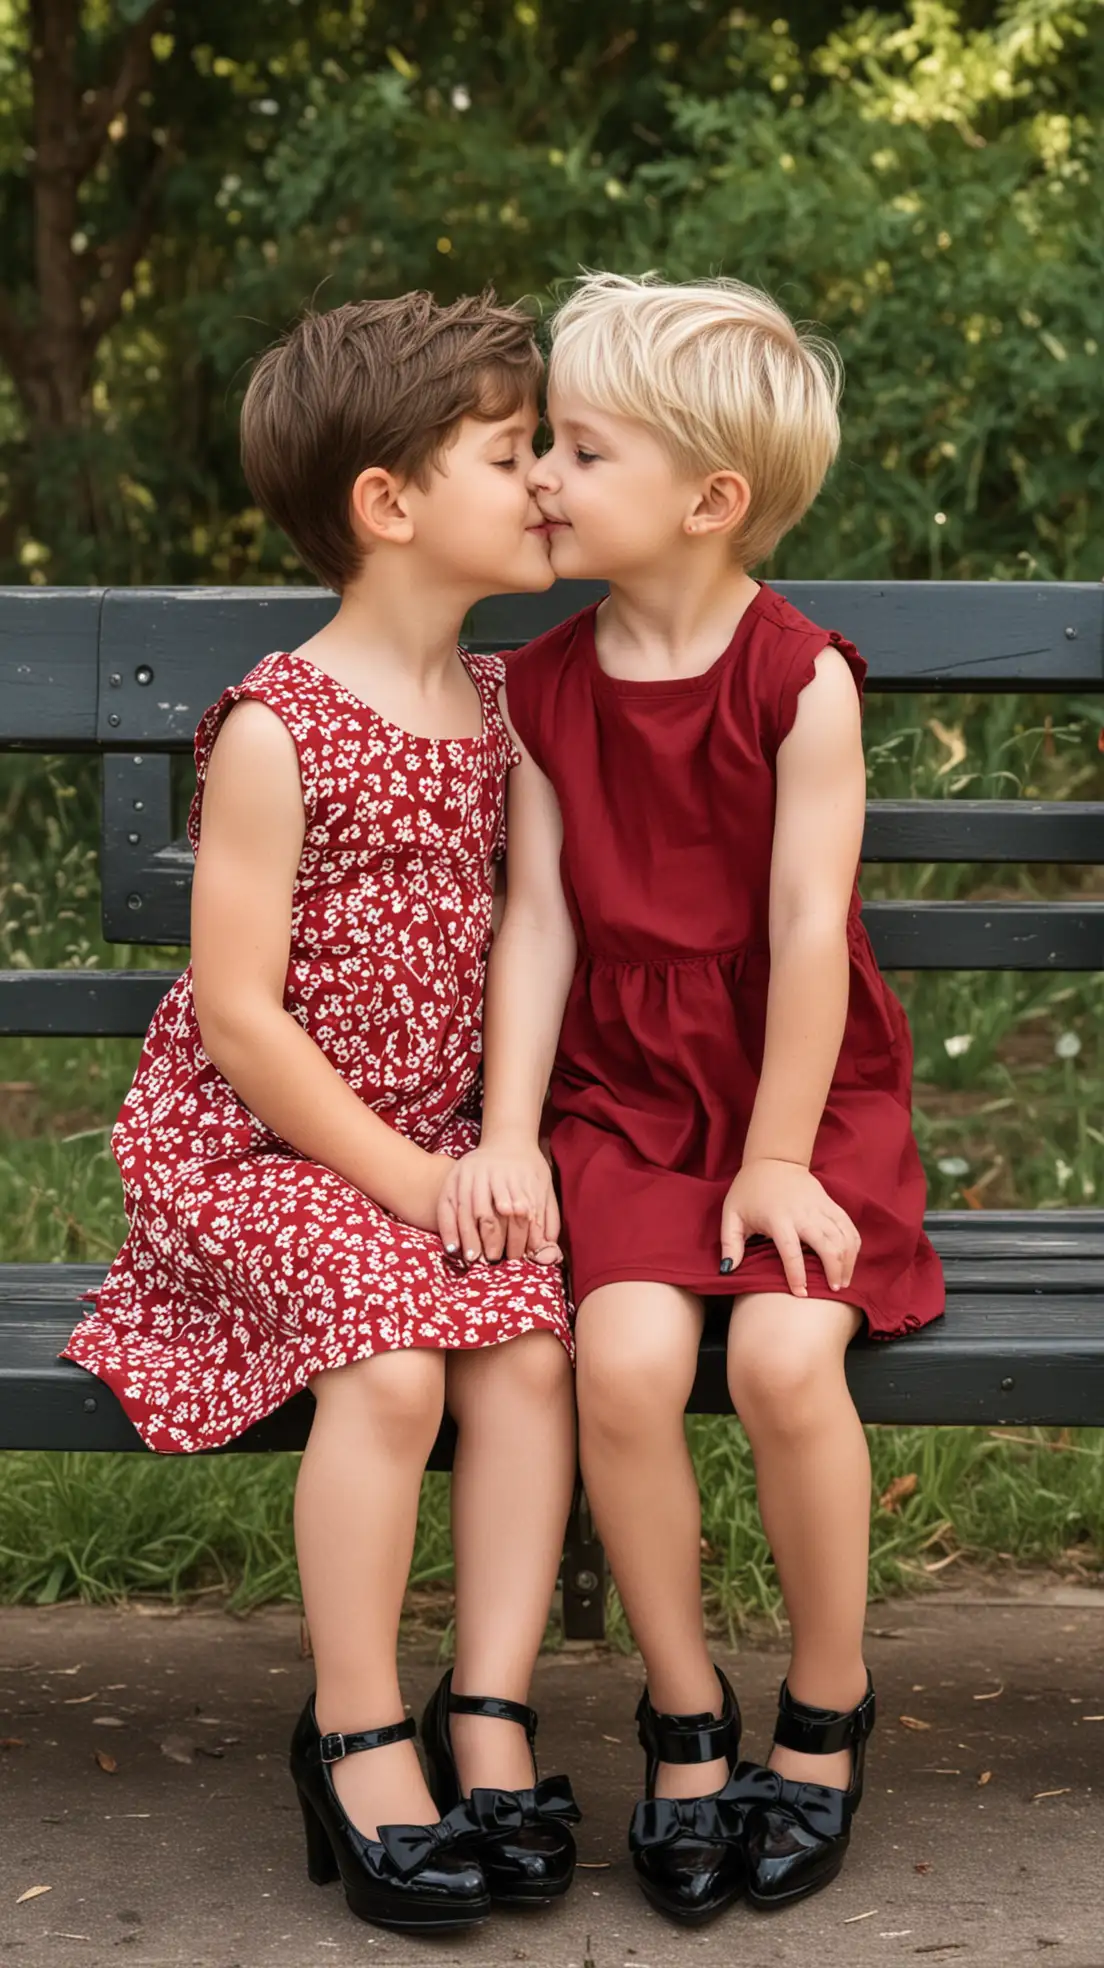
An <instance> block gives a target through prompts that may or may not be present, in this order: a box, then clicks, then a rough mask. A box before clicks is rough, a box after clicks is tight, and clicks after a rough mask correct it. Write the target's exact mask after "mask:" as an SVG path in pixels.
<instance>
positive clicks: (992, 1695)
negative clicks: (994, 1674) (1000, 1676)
mask: <svg viewBox="0 0 1104 1968" xmlns="http://www.w3.org/2000/svg"><path fill="white" fill-rule="evenodd" d="M1003 1693H1004V1682H1003V1681H1002V1682H1001V1684H1000V1687H999V1688H991V1689H990V1691H989V1693H988V1694H987V1695H975V1696H974V1700H975V1701H976V1702H995V1701H996V1699H997V1696H998V1695H1003Z"/></svg>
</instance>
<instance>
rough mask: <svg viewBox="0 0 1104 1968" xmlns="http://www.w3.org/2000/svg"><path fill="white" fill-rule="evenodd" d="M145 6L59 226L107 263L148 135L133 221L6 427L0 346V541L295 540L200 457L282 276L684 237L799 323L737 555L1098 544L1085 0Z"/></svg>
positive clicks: (31, 303) (240, 380)
mask: <svg viewBox="0 0 1104 1968" xmlns="http://www.w3.org/2000/svg"><path fill="white" fill-rule="evenodd" d="M142 12H143V10H142V9H141V8H140V7H139V6H138V5H137V0H135V4H134V5H132V6H129V7H127V8H126V9H123V8H120V7H118V6H114V7H113V6H110V5H108V4H107V0H99V3H98V4H96V5H93V4H91V0H86V4H85V5H84V8H83V13H82V23H83V28H82V32H83V40H82V46H81V62H82V65H83V69H84V70H86V71H87V72H88V73H89V74H90V75H92V74H95V75H97V76H99V77H100V78H101V79H102V78H103V77H104V76H108V75H110V74H111V73H112V64H113V63H115V62H117V60H118V58H119V51H120V48H121V47H122V46H123V45H124V44H123V41H122V39H121V37H122V35H123V33H124V30H125V31H129V32H132V33H133V32H138V31H140V29H141V25H142V23H141V22H139V23H138V27H137V28H135V27H134V26H133V25H132V26H131V27H130V28H129V29H126V20H129V21H131V22H132V23H133V21H134V20H135V17H136V16H137V15H138V14H139V13H142ZM145 12H147V13H149V15H150V18H151V19H152V18H154V16H156V27H157V31H156V32H155V34H154V37H153V43H152V49H153V57H154V59H153V63H152V71H151V75H150V77H149V85H148V88H147V89H146V90H145V92H144V95H143V97H142V99H141V101H136V102H135V104H134V105H133V107H132V110H131V112H130V114H129V116H128V117H127V118H125V119H124V124H125V127H124V124H120V123H119V122H118V120H116V122H115V123H114V124H113V125H112V126H111V127H112V130H113V131H114V135H113V136H112V137H111V140H110V142H109V143H108V144H107V149H106V153H105V156H104V157H103V159H102V160H101V162H100V163H99V164H98V165H97V167H96V169H95V170H94V171H93V172H91V173H90V175H89V176H88V178H87V180H86V181H85V182H84V183H83V185H82V187H81V191H80V227H79V232H78V233H77V234H75V235H74V239H75V242H76V243H75V244H74V246H73V249H72V250H73V252H74V253H79V255H80V256H82V265H85V264H91V263H92V262H93V261H94V260H95V258H96V256H97V255H99V256H100V258H101V260H103V259H106V260H107V261H108V262H109V261H110V255H111V253H112V251H113V250H114V248H113V246H112V241H113V240H114V239H115V238H116V237H118V236H120V233H121V230H123V229H125V227H126V225H127V223H128V221H129V219H130V218H131V217H132V215H133V212H134V210H135V209H136V206H137V204H138V202H139V201H140V199H141V196H142V186H143V184H145V183H146V182H147V181H148V179H149V176H150V174H151V173H152V172H153V170H154V169H155V167H156V164H157V157H158V155H161V154H162V153H164V159H165V163H164V173H163V182H161V184H160V189H159V191H158V193H157V197H158V201H159V202H158V205H157V218H156V224H155V225H154V227H153V229H152V232H151V235H150V238H149V241H148V244H147V245H146V246H145V247H144V249H143V252H142V255H141V257H140V259H139V260H138V262H137V265H136V267H135V271H134V276H133V280H132V282H131V284H130V286H129V288H128V291H127V294H126V296H125V300H124V302H123V312H122V315H121V318H120V319H119V320H118V322H117V323H116V324H115V325H114V326H112V327H111V328H110V330H109V332H107V333H105V335H104V336H103V339H102V340H101V342H100V344H99V347H98V352H97V356H96V361H95V369H94V374H93V378H92V382H91V387H90V392H89V398H88V402H87V405H86V408H85V411H84V413H83V416H82V418H81V420H80V421H79V423H77V424H74V423H73V422H72V421H71V420H70V421H69V422H68V423H66V424H65V425H64V427H58V428H56V429H55V428H53V427H50V428H37V427H36V428H34V429H32V427H31V423H30V422H29V421H28V411H27V408H26V403H25V401H24V398H25V395H26V390H25V389H24V391H23V394H22V395H21V394H19V393H18V392H17V391H16V390H15V389H14V388H13V387H11V386H10V384H9V386H8V387H4V385H3V371H2V369H0V576H5V577H6V578H16V579H19V578H24V579H25V578H30V579H32V580H38V581H42V580H68V579H73V580H84V579H96V580H104V581H108V580H110V581H118V582H136V581H148V582H157V581H168V582H183V581H196V580H199V581H202V580H248V579H276V580H280V579H285V578H295V577H297V575H298V570H297V567H296V563H295V562H294V560H293V559H292V558H291V556H290V554H289V552H288V550H287V548H286V545H285V543H283V542H282V541H281V540H280V539H278V538H276V537H274V536H273V535H272V534H271V533H270V532H269V531H268V530H266V529H265V527H264V526H263V524H262V522H261V520H260V516H259V515H258V514H257V513H256V512H255V511H253V510H252V509H251V508H250V506H249V502H248V499H247V495H246V493H245V489H244V487H243V485H242V483H241V479H240V475H239V470H238V465H237V456H236V435H235V428H234V426H235V416H236V410H237V405H238V403H239V401H240V394H241V390H242V388H243V386H244V380H245V375H246V373H247V368H248V363H249V361H250V360H251V358H252V357H253V356H254V355H255V354H256V353H257V352H258V350H259V349H260V348H261V347H263V346H264V345H265V343H266V342H267V341H268V340H270V339H271V337H272V336H273V335H274V334H275V333H276V332H278V331H279V329H280V328H281V327H282V326H283V325H284V324H285V323H286V322H287V321H288V320H289V319H290V318H291V317H293V316H294V315H295V313H296V312H297V311H298V310H299V309H300V308H302V307H303V306H304V305H307V304H309V303H311V302H312V301H314V302H316V303H317V304H319V305H326V304H330V303H333V302H337V301H340V300H343V299H345V298H348V297H350V296H354V295H375V294H386V293H392V292H395V291H396V290H398V289H401V288H403V287H408V286H415V285H417V286H428V287H431V288H433V289H434V290H435V291H436V292H438V293H439V294H440V295H441V296H442V297H443V298H448V297H451V296H452V295H454V294H456V293H459V292H462V291H465V290H468V289H471V288H479V287H481V286H483V285H484V284H485V283H486V282H487V281H493V282H494V283H495V284H496V286H497V287H498V288H499V290H500V292H502V293H503V294H504V295H506V296H508V297H511V298H513V297H519V296H524V295H528V296H532V297H537V298H543V300H544V301H545V302H547V299H548V296H549V294H550V291H551V290H552V288H553V287H554V285H555V283H556V282H558V281H560V280H562V279H563V278H564V277H565V276H569V275H570V274H572V273H573V272H574V271H575V270H576V269H577V268H578V267H579V266H580V265H582V264H588V265H606V266H613V267H617V268H620V269H622V270H627V271H641V270H643V269H644V268H645V267H649V266H655V267H660V268H662V269H663V270H665V271H666V272H667V273H668V274H671V275H673V276H675V277H678V278H689V277H692V276H694V275H700V274H702V273H706V272H709V271H711V270H723V271H724V272H726V273H730V274H734V275H737V276H739V277H741V278H744V279H748V280H751V281H753V282H755V283H757V284H761V285H763V286H765V287H767V288H768V289H769V290H770V291H771V292H773V293H775V294H776V295H777V296H778V297H779V298H780V299H781V300H782V302H783V303H784V304H785V305H786V306H787V307H788V308H790V309H791V311H792V312H794V313H796V314H797V315H798V316H800V317H808V318H814V319H816V320H817V321H819V322H820V323H821V324H823V326H824V328H825V329H826V330H827V332H828V333H830V334H831V335H832V336H833V337H834V338H835V339H836V340H837V341H838V342H839V344H840V347H841V349H842V351H843V354H844V358H845V361H846V364H847V369H848V377H849V381H848V389H847V394H846V397H845V406H844V408H845V449H844V455H843V458H842V461H841V464H840V466H839V468H838V470H837V472H836V473H835V475H834V477H833V479H832V481H831V482H830V485H829V488H828V490H827V491H826V493H825V495H824V496H823V498H822V499H821V501H820V502H819V503H818V505H817V507H816V508H815V509H814V511H813V513H812V515H811V516H810V518H809V519H808V520H807V522H806V523H805V525H804V526H803V527H802V528H801V529H800V530H799V532H798V533H797V534H796V535H795V536H794V537H793V539H792V540H791V541H790V542H789V543H786V544H784V546H783V549H782V551H781V554H780V556H779V560H778V565H777V568H776V569H775V570H774V571H776V572H793V571H795V570H796V569H798V568H800V569H801V571H802V572H805V573H810V574H813V573H816V574H829V573H830V574H836V575H851V576H858V577H863V576H870V577H881V576H884V575H896V576H924V575H928V574H943V575H944V576H958V577H973V578H986V577H990V576H994V575H998V576H1002V577H1005V578H1007V577H1009V576H1016V575H1021V574H1030V573H1036V574H1039V575H1042V576H1054V577H1064V578H1092V579H1095V578H1097V577H1098V575H1099V571H1100V570H1099V566H1098V555H1097V553H1096V551H1095V536H1096V535H1098V534H1099V529H1100V516H1101V507H1102V504H1104V499H1102V474H1104V444H1102V442H1101V429H1100V418H1101V389H1100V373H1101V372H1100V353H1099V337H1100V333H1101V327H1100V323H1101V302H1102V299H1104V235H1102V233H1101V228H1100V225H1099V210H1100V204H1101V174H1100V128H1101V109H1102V107H1104V13H1102V11H1101V9H1100V8H1099V6H1098V5H1097V4H1096V0H1010V4H1007V5H1005V6H1002V7H1000V8H999V9H998V10H997V11H996V14H995V17H994V11H993V9H992V7H991V6H989V5H983V4H981V0H977V4H965V0H964V3H963V4H958V5H954V4H950V0H911V4H909V5H908V6H907V8H906V9H905V10H904V11H903V12H901V13H899V14H895V13H890V12H888V11H875V10H872V9H867V10H866V11H864V12H862V13H860V14H858V15H855V16H851V17H848V18H846V19H843V18H841V14H842V9H841V8H840V7H839V6H828V7H826V6H815V7H814V6H812V5H809V6H800V7H795V8H792V9H791V10H790V16H791V18H790V24H789V25H787V22H786V21H785V20H780V19H776V18H774V17H773V16H772V15H771V14H770V13H769V12H767V11H765V12H764V13H763V14H762V15H757V14H755V13H754V12H752V11H751V10H748V9H736V10H733V9H732V8H730V7H728V6H723V5H720V4H717V0H699V4H698V5H696V6H694V7H687V6H685V5H682V4H677V3H676V0H657V4H656V5H654V6H652V7H649V8H648V9H633V10H629V13H628V16H627V15H626V10H625V9H624V8H616V7H613V6H612V5H605V4H597V3H596V4H592V5H588V6H585V7H584V6H582V5H581V4H579V3H578V0H556V4H552V3H551V0H545V4H543V5H538V4H527V5H521V4H505V3H504V0H471V3H470V4H469V5H467V6H466V7H465V8H463V9H454V8H426V7H422V8H416V9H410V8H400V7H398V6H390V5H386V4H378V5H371V6H369V5H368V4H367V0H362V4H359V5H356V6H350V7H341V8H339V7H336V6H334V5H326V4H322V0H302V4H300V5H297V6H293V5H290V4H283V0H279V4H276V3H275V0H249V4H243V5H242V6H240V7H237V8H232V9H228V8H226V7H222V6H216V5H215V4H214V0H193V4H191V5H190V6H189V7H188V8H187V9H185V8H183V7H182V6H178V7H173V6H171V5H170V6H167V7H163V8H162V9H153V10H145ZM124 15H125V16H126V20H124ZM638 15H639V16H643V17H644V18H643V19H637V18H636V16H638ZM627 18H628V20H629V21H630V22H631V24H630V25H626V19H627ZM25 32H26V29H25V21H24V17H23V14H22V11H21V10H19V9H13V8H11V7H9V8H7V9H4V8H0V240H2V242H3V247H4V257H5V266H6V268H7V269H9V271H10V278H11V283H12V288H13V293H14V297H15V300H14V306H15V310H16V313H17V314H18V315H19V316H20V318H21V319H23V320H24V321H25V322H30V321H31V320H32V319H33V316H34V307H35V305H36V303H35V295H34V280H35V260H34V233H33V224H32V217H33V214H32V204H31V194H32V189H33V181H34V169H35V166H34V163H33V160H32V161H29V160H28V152H27V138H28V128H29V116H30V99H29V90H28V80H27V73H28V71H27V64H26V61H25V59H24V58H23V56H24V54H25V46H24V43H25ZM90 291H92V292H94V291H95V283H93V284H92V288H91V289H90ZM2 327H3V319H2V315H0V330H2ZM3 350H4V341H3V336H2V333H0V353H2V352H3ZM14 373H15V371H14V370H13V371H12V374H13V375H14Z"/></svg>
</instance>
